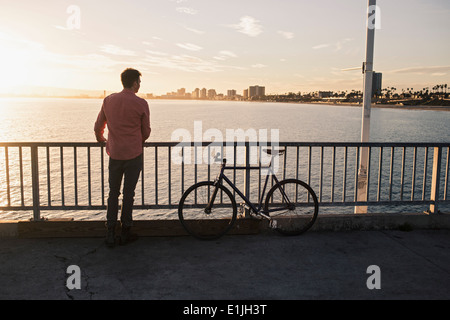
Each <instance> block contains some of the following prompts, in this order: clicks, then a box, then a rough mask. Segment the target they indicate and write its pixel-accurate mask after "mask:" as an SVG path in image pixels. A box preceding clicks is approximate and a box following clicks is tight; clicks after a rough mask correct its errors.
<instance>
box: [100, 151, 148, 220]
mask: <svg viewBox="0 0 450 320" xmlns="http://www.w3.org/2000/svg"><path fill="white" fill-rule="evenodd" d="M141 171H142V154H141V155H140V156H138V157H136V158H134V159H131V160H114V159H111V158H110V159H109V197H108V209H107V212H106V220H107V221H106V226H107V227H108V228H110V227H111V228H112V227H115V225H116V223H117V215H118V211H119V195H120V186H121V184H122V179H123V180H124V181H123V201H122V213H121V215H120V221H121V223H122V226H125V227H131V226H132V225H133V204H134V191H135V189H136V184H137V182H138V180H139V175H140V173H141Z"/></svg>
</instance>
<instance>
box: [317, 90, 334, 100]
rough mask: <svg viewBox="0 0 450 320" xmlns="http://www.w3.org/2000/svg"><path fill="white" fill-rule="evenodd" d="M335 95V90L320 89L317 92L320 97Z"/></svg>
mask: <svg viewBox="0 0 450 320" xmlns="http://www.w3.org/2000/svg"><path fill="white" fill-rule="evenodd" d="M332 95H333V91H319V93H318V94H317V96H318V98H319V99H323V98H329V97H331V96H332Z"/></svg>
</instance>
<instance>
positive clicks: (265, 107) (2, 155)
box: [0, 99, 450, 219]
mask: <svg viewBox="0 0 450 320" xmlns="http://www.w3.org/2000/svg"><path fill="white" fill-rule="evenodd" d="M149 103H150V109H151V123H152V136H151V138H150V141H170V140H171V137H172V133H173V132H174V131H175V130H177V129H180V128H182V129H186V130H187V131H189V132H191V133H192V136H194V122H195V121H201V122H202V131H203V133H204V132H205V131H207V130H208V129H210V128H214V129H218V130H219V131H220V132H223V136H226V130H227V129H233V130H237V129H243V130H248V129H250V128H252V129H255V130H259V129H268V130H270V129H278V130H279V134H280V140H281V141H286V142H288V141H308V142H314V141H322V142H327V141H332V142H334V141H337V142H339V141H344V142H355V141H358V140H359V139H360V121H361V109H359V108H355V107H336V106H322V105H320V106H315V105H296V104H281V103H276V104H275V103H247V102H214V101H159V100H158V101H153V100H150V101H149ZM100 106H101V100H80V99H77V100H66V99H0V112H1V113H0V119H1V127H0V140H1V141H2V142H4V141H27V142H28V141H29V142H33V141H45V142H51V141H53V142H54V141H57V142H68V141H69V142H75V141H76V142H93V141H94V133H93V124H94V121H95V119H96V116H97V113H98V111H99V109H100ZM449 124H450V113H448V112H436V111H403V110H392V109H373V111H372V125H371V137H372V138H371V140H372V141H381V142H448V141H450V132H449V130H448V126H449ZM155 150H156V149H155V148H147V149H146V150H145V165H144V166H145V171H144V175H143V182H142V180H141V181H140V182H139V183H138V186H137V189H136V202H135V203H136V204H148V203H158V204H159V205H169V204H170V205H172V208H170V209H164V210H137V211H135V218H136V219H144V218H148V217H149V214H150V215H151V216H152V217H156V218H171V219H172V218H173V219H177V216H176V214H177V208H176V206H177V203H178V200H179V198H180V197H181V194H182V191H183V190H186V189H187V188H188V187H189V186H190V185H191V184H193V183H194V182H196V181H203V180H211V179H214V178H215V176H216V174H217V173H218V170H219V166H218V165H214V166H212V167H211V168H210V170H209V171H208V166H207V165H206V164H202V165H198V166H195V165H193V164H190V165H188V164H185V165H184V173H182V172H183V171H182V166H181V165H179V164H176V163H173V162H172V163H170V170H169V162H168V152H169V149H168V148H158V150H157V152H158V161H155ZM208 151H209V150H208ZM208 151H205V152H208ZM323 151H324V152H323V157H322V155H321V150H320V148H312V150H311V160H309V150H308V148H306V147H300V148H298V149H297V148H290V149H289V150H288V152H287V155H286V161H285V162H286V167H285V166H284V160H283V161H281V167H280V171H279V173H278V174H277V175H278V177H279V178H282V177H286V178H289V177H298V178H299V179H301V180H304V181H306V182H309V183H310V184H311V186H312V188H313V189H314V190H315V191H316V193H317V195H318V196H320V197H321V199H322V201H324V202H331V201H343V200H352V199H353V197H354V183H355V167H356V166H355V159H356V148H349V149H348V150H347V155H345V149H344V148H337V149H336V150H335V153H334V157H333V148H324V150H323ZM61 152H62V154H63V160H62V161H61ZM75 152H76V164H77V171H75V170H74V165H75V157H74V155H75ZM379 152H380V151H379V149H378V148H374V149H373V150H372V153H371V175H370V185H369V188H370V193H369V195H370V197H369V200H371V201H377V200H381V201H383V200H389V199H392V200H400V199H404V200H407V199H411V197H413V198H414V199H416V200H420V199H422V197H424V198H425V199H429V193H430V181H431V169H432V165H431V164H432V156H433V154H432V150H429V151H428V154H427V156H425V149H424V148H419V149H417V152H416V154H414V149H406V151H405V155H404V156H403V153H402V150H401V149H395V154H394V157H393V163H392V169H393V170H392V175H391V174H390V171H391V155H390V152H391V150H390V149H389V148H386V149H383V157H382V161H381V167H382V175H381V177H379V176H378V168H379V166H380V161H379V157H380V154H379ZM447 157H448V150H447V151H446V150H444V152H443V155H442V158H443V159H447ZM88 158H89V159H90V165H88ZM297 158H298V159H299V160H298V162H297ZM39 159H40V164H39V170H40V185H41V190H42V191H41V194H40V198H41V203H42V204H44V205H48V204H51V205H53V206H58V205H63V204H65V205H73V204H75V203H76V204H80V205H90V204H92V205H103V204H104V203H105V202H106V200H105V199H106V196H107V190H108V188H107V162H108V157H107V156H104V157H103V161H104V167H103V170H104V178H103V179H102V175H101V171H102V166H101V154H100V150H99V149H98V148H92V150H90V151H89V155H88V150H87V148H81V147H80V148H77V150H76V151H74V149H73V148H62V149H61V148H49V150H48V154H47V150H46V148H40V149H39ZM47 159H49V161H47ZM321 159H322V161H323V170H322V171H321V170H320V164H321ZM414 159H415V162H414ZM425 159H427V161H428V166H427V170H426V171H424V162H425V161H424V160H425ZM6 161H8V164H9V172H8V176H7V172H6V170H5V168H6ZM403 161H404V162H405V165H404V166H403ZM20 162H22V166H20V165H19V163H20ZM333 163H334V168H335V169H334V170H333V166H332V164H333ZM414 163H415V169H416V171H415V172H414V171H413V170H412V168H413V164H414ZM309 164H311V165H309ZM402 167H403V168H405V170H402ZM61 168H62V170H61ZM156 170H157V176H156V177H155V171H156ZM61 171H62V172H61ZM29 172H31V164H30V150H29V149H28V148H23V149H22V150H20V149H19V148H12V147H11V148H8V151H7V154H6V149H5V148H0V183H1V185H2V186H5V185H6V180H9V182H10V186H9V192H8V190H7V188H3V187H2V189H1V190H0V203H1V204H2V205H5V204H8V203H10V204H12V205H21V204H22V203H23V204H25V205H31V204H32V203H31V195H32V191H31V178H30V175H29ZM169 175H170V180H171V181H172V183H171V185H170V187H169V185H168V183H167V181H168V180H169ZM230 175H231V176H230V178H233V179H234V181H235V182H236V184H237V186H238V187H239V188H240V189H241V190H243V188H244V186H243V185H244V173H243V172H242V171H236V173H235V175H234V174H233V172H232V171H231V172H230ZM441 175H442V177H441V183H443V181H444V180H445V177H444V175H445V161H443V167H442V169H441ZM89 177H90V179H89ZM259 178H260V176H259V172H258V171H252V173H251V190H252V200H253V201H255V202H256V201H257V200H258V195H259V192H260V186H261V182H260V179H259ZM424 180H425V183H423V181H424ZM21 181H23V186H24V187H23V188H21ZM344 181H345V184H344ZM379 181H380V182H381V183H380V186H379ZM263 182H264V181H263ZM263 182H262V183H263ZM402 182H403V183H402ZM75 184H76V185H77V188H76V189H75ZM62 185H63V186H64V187H62ZM344 185H345V188H344ZM102 187H103V188H102ZM102 189H103V190H104V191H102ZM443 189H444V188H443V187H442V188H441V194H443V192H444V190H443ZM47 190H49V192H48V191H47ZM8 194H9V196H8ZM378 194H380V196H379V195H378ZM237 202H238V203H239V202H240V199H238V200H237ZM426 209H427V206H426V205H422V206H420V208H417V207H411V206H408V207H399V206H394V207H391V208H389V207H386V208H382V210H384V211H386V210H391V211H394V212H406V211H412V212H417V211H422V210H426ZM379 210H381V209H380V207H369V211H379ZM441 210H442V208H441ZM320 212H321V213H324V212H346V213H352V212H353V207H325V206H323V207H321V209H320ZM0 214H1V218H2V219H13V218H14V219H17V218H22V219H26V218H29V217H30V216H31V214H30V212H22V213H21V212H19V213H17V212H16V213H5V212H4V213H0ZM42 215H43V216H46V217H49V218H50V217H61V213H60V212H58V211H55V212H43V213H42ZM104 215H105V214H104V211H103V210H99V211H84V212H80V211H73V212H71V211H67V212H64V216H65V217H75V218H77V219H103V218H104Z"/></svg>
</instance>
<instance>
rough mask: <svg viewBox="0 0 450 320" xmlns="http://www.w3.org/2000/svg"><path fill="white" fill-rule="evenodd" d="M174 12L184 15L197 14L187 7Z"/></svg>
mask: <svg viewBox="0 0 450 320" xmlns="http://www.w3.org/2000/svg"><path fill="white" fill-rule="evenodd" d="M175 10H177V11H178V12H180V13H186V14H191V15H195V14H197V13H198V10H195V9H193V8H188V7H178V8H176V9H175Z"/></svg>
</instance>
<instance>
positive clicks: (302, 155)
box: [0, 141, 450, 220]
mask: <svg viewBox="0 0 450 320" xmlns="http://www.w3.org/2000/svg"><path fill="white" fill-rule="evenodd" d="M143 147H144V168H143V172H142V174H141V178H140V182H138V185H137V188H136V201H135V208H136V209H141V210H150V209H157V210H172V211H173V210H174V209H176V208H177V206H178V200H179V199H180V198H181V195H182V194H183V192H184V191H185V190H186V189H187V187H189V186H190V185H192V184H193V183H196V182H199V181H203V180H212V179H214V177H215V175H216V174H217V173H218V171H219V167H218V166H217V167H214V166H215V164H214V161H213V158H212V153H213V154H216V153H217V151H219V152H220V153H221V154H222V155H223V156H224V157H226V158H227V160H228V163H231V164H234V168H231V170H232V173H230V175H229V178H230V180H231V181H233V183H235V184H236V185H237V187H238V188H239V189H240V190H242V191H243V193H244V194H245V196H247V197H248V198H250V199H251V200H252V201H254V202H258V201H259V199H260V197H261V187H262V184H263V183H261V181H263V182H264V180H263V178H264V176H262V175H263V174H264V172H265V171H264V169H265V168H266V165H267V163H263V160H264V156H265V153H264V152H263V150H264V148H266V147H280V148H285V149H286V152H285V155H282V156H280V158H278V159H279V160H278V161H279V163H278V167H277V170H276V175H277V177H278V179H279V180H281V179H285V178H296V179H300V180H303V181H305V182H306V183H308V184H310V185H311V187H312V188H313V189H314V190H315V192H316V194H317V196H318V199H319V201H320V206H321V207H323V208H329V207H336V208H339V207H352V206H369V207H383V206H389V207H394V206H397V207H398V206H410V205H421V206H428V207H429V210H430V212H432V213H436V212H438V211H439V208H440V207H442V206H444V207H445V206H446V205H448V204H450V199H449V197H448V192H449V191H448V180H449V157H450V152H449V150H450V143H432V142H430V143H427V142H420V143H382V142H373V143H361V142H277V143H275V142H273V143H272V142H253V141H246V142H236V141H233V142H223V143H221V142H212V143H211V142H205V141H203V142H147V143H145V144H144V145H143ZM364 150H365V152H368V157H367V158H368V160H367V163H366V164H365V165H366V167H367V176H363V175H361V172H359V169H360V168H359V167H360V165H361V159H362V157H361V152H363V151H364ZM212 151H214V152H212ZM107 162H108V157H107V156H106V155H105V146H104V145H103V144H100V143H95V142H3V143H0V210H1V211H3V212H9V211H32V217H33V219H34V220H39V219H41V211H46V210H60V211H68V210H104V209H105V208H106V203H107V199H106V197H107V194H108V192H107V191H108V184H107V181H108V179H107V175H108V172H107V171H108V170H107V168H108V163H107ZM363 180H364V183H365V188H364V189H363V193H365V200H363V201H362V200H361V197H360V195H359V192H360V191H359V189H360V187H359V186H360V184H361V182H362V181H363ZM272 183H273V182H272ZM270 186H271V185H270V184H269V186H268V187H270ZM357 186H358V187H357ZM266 191H267V190H266ZM235 195H236V194H235ZM238 202H239V201H238ZM0 219H2V216H1V213H0Z"/></svg>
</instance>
